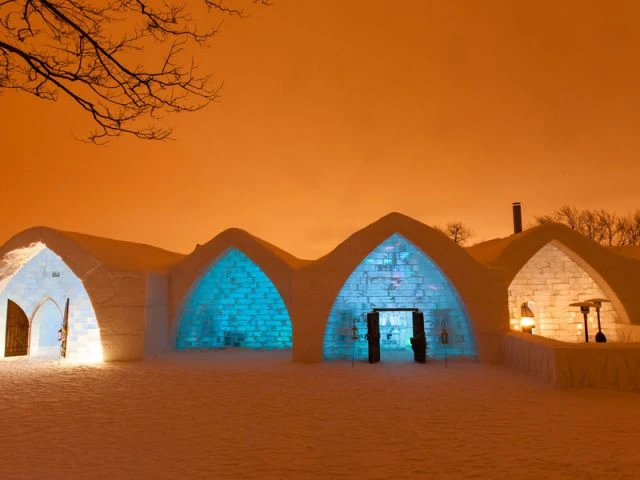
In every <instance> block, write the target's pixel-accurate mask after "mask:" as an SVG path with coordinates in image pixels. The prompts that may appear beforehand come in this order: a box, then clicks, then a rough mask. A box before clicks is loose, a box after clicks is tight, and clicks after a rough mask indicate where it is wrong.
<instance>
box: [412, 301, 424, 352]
mask: <svg viewBox="0 0 640 480" xmlns="http://www.w3.org/2000/svg"><path fill="white" fill-rule="evenodd" d="M411 316H412V319H413V337H411V348H412V349H413V359H414V360H415V361H416V362H418V363H426V362H427V338H426V337H425V335H424V314H423V313H422V312H412V313H411Z"/></svg>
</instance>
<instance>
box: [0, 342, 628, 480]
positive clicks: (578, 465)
mask: <svg viewBox="0 0 640 480" xmlns="http://www.w3.org/2000/svg"><path fill="white" fill-rule="evenodd" d="M0 432H2V433H1V435H0V478H1V479H2V480H13V479H20V480H28V479H183V478H184V479H213V478H225V479H271V478H278V479H283V478H286V479H288V478H291V479H307V478H313V479H315V478H318V479H325V478H327V479H329V478H338V479H342V478H344V479H413V478H416V479H468V478H469V479H470V478H475V479H484V478H500V479H511V478H517V479H547V478H550V479H600V478H606V479H608V480H609V479H623V478H628V479H637V478H640V446H639V445H640V442H639V440H640V395H639V394H638V393H632V392H622V391H612V390H595V389H583V390H555V389H553V388H551V387H549V386H547V385H545V384H543V383H539V382H537V381H536V380H535V379H532V378H531V377H528V376H526V375H523V374H520V373H518V372H515V371H511V370H509V369H507V368H506V367H500V366H490V365H486V364H477V363H449V365H448V367H447V368H445V366H444V364H442V363H428V364H426V365H420V364H414V363H399V362H396V363H380V364H376V365H369V364H367V363H356V364H355V366H353V367H352V366H351V363H350V362H338V363H333V362H331V363H329V362H325V363H319V364H295V363H292V362H291V361H290V353H289V352H247V351H216V352H198V351H194V352H175V353H171V354H166V355H163V356H158V357H153V358H151V359H148V360H145V361H142V362H130V363H110V364H102V365H96V366H78V365H70V364H64V363H62V364H58V363H57V362H55V361H54V362H42V361H40V362H39V361H34V360H27V359H5V360H2V361H0Z"/></svg>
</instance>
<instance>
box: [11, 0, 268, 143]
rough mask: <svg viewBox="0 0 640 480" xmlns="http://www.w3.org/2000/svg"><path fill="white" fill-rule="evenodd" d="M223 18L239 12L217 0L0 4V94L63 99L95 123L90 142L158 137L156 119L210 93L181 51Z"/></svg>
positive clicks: (205, 78)
mask: <svg viewBox="0 0 640 480" xmlns="http://www.w3.org/2000/svg"><path fill="white" fill-rule="evenodd" d="M239 2H244V3H249V2H250V3H259V4H262V5H266V4H268V0H237V1H236V4H238V3H239ZM230 15H236V16H243V15H244V14H243V11H242V10H241V9H239V8H232V7H228V6H226V5H225V4H224V3H223V2H222V0H197V1H196V0H193V1H188V2H187V1H182V2H177V1H173V0H164V1H152V0H0V91H1V90H2V89H16V90H21V91H24V92H27V93H29V94H32V95H35V96H36V97H38V98H41V99H44V100H56V99H57V98H58V96H59V95H64V96H67V97H68V98H70V99H71V100H73V101H74V102H75V103H76V104H77V105H78V106H80V108H82V109H84V110H85V111H86V112H87V113H88V114H89V115H90V116H91V118H92V119H93V121H94V122H95V124H97V129H96V130H95V131H93V132H91V133H90V135H89V139H90V140H92V141H94V142H96V141H99V140H101V139H106V138H107V137H113V136H118V135H121V134H123V133H125V134H131V135H135V136H136V137H139V138H142V139H150V140H162V139H166V138H167V137H168V136H169V135H170V134H171V128H161V127H157V126H156V125H155V123H154V122H155V121H156V120H157V119H158V118H159V117H160V116H162V115H163V114H165V113H169V112H181V111H194V110H198V109H200V108H202V107H204V106H205V105H207V104H208V103H210V102H212V101H214V100H216V99H217V98H218V96H219V87H220V86H219V85H214V84H212V82H211V75H210V74H207V73H199V72H198V71H197V68H196V65H195V63H194V60H193V58H192V57H191V56H190V55H189V54H188V53H187V50H188V48H189V47H190V46H192V45H194V44H196V45H197V44H200V45H202V44H205V43H206V42H207V40H209V39H210V38H211V37H212V36H213V35H215V33H216V32H217V31H218V28H219V26H220V22H221V19H222V18H223V17H224V16H230ZM196 19H197V20H196ZM156 43H159V44H161V46H162V47H161V50H162V52H161V53H160V54H159V55H155V50H154V49H152V48H150V47H153V46H154V44H156ZM146 122H149V123H146Z"/></svg>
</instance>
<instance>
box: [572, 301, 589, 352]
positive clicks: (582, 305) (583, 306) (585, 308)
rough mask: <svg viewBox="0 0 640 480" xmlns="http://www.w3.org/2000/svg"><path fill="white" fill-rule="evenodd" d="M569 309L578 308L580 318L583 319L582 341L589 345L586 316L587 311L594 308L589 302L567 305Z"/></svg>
mask: <svg viewBox="0 0 640 480" xmlns="http://www.w3.org/2000/svg"><path fill="white" fill-rule="evenodd" d="M569 306H570V307H580V311H581V312H582V316H583V317H584V341H585V343H589V327H588V326H587V316H588V315H589V309H590V308H591V307H593V306H595V305H594V304H593V303H591V302H576V303H571V304H569Z"/></svg>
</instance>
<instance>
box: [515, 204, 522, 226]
mask: <svg viewBox="0 0 640 480" xmlns="http://www.w3.org/2000/svg"><path fill="white" fill-rule="evenodd" d="M521 231H522V210H521V208H520V202H513V233H520V232H521Z"/></svg>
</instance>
